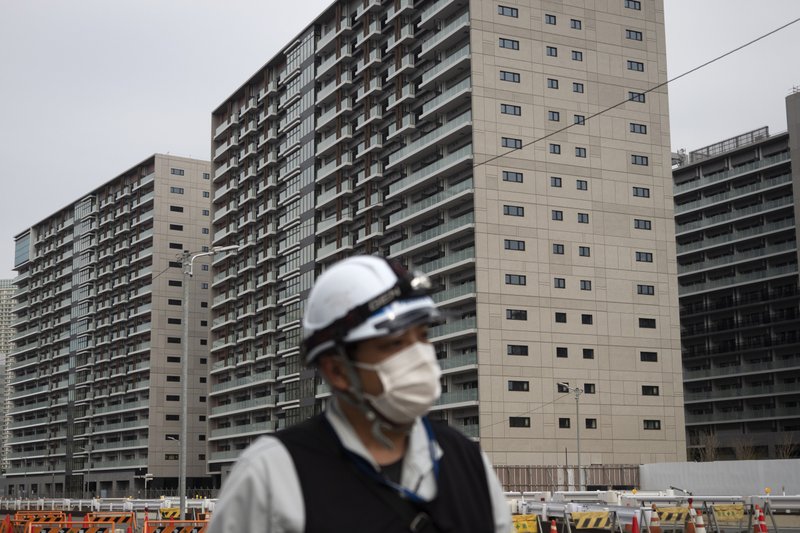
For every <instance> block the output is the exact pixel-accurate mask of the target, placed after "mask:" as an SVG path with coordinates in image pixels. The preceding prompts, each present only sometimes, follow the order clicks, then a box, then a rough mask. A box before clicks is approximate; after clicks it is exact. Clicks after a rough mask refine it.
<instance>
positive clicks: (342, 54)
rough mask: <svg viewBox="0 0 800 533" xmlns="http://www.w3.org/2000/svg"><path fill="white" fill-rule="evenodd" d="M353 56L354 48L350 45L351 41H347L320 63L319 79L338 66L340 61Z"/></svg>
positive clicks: (318, 69)
mask: <svg viewBox="0 0 800 533" xmlns="http://www.w3.org/2000/svg"><path fill="white" fill-rule="evenodd" d="M352 56H353V49H352V47H351V46H350V43H346V44H345V45H344V46H342V47H341V48H340V49H339V50H338V51H337V52H334V53H333V54H331V55H330V57H328V58H327V59H325V60H324V61H323V62H322V63H320V64H319V66H318V67H317V79H319V78H321V77H323V76H325V75H327V74H328V72H329V71H330V70H331V69H332V68H333V67H334V66H336V64H337V63H339V61H342V60H344V59H346V58H350V57H352Z"/></svg>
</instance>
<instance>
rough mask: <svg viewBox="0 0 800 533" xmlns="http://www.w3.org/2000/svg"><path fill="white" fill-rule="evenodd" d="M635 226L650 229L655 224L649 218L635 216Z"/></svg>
mask: <svg viewBox="0 0 800 533" xmlns="http://www.w3.org/2000/svg"><path fill="white" fill-rule="evenodd" d="M633 227H634V228H635V229H646V230H650V229H653V224H652V222H650V221H649V220H645V219H643V218H634V219H633Z"/></svg>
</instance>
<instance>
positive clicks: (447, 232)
mask: <svg viewBox="0 0 800 533" xmlns="http://www.w3.org/2000/svg"><path fill="white" fill-rule="evenodd" d="M474 228H475V214H474V213H472V212H470V213H467V214H465V215H461V216H460V217H458V218H455V219H453V220H449V221H447V222H444V223H442V224H440V225H438V226H435V227H433V228H431V229H428V230H425V231H422V232H420V233H417V234H416V235H410V236H409V237H408V238H406V239H403V240H402V241H400V242H397V243H394V244H393V245H391V246H390V247H389V255H390V256H392V257H396V256H398V255H402V254H404V253H408V252H410V251H412V250H415V249H418V248H422V247H424V246H426V245H428V244H431V243H432V242H434V241H435V242H439V241H442V240H444V239H446V238H447V237H451V236H453V235H457V234H458V233H461V232H464V231H469V230H472V229H474Z"/></svg>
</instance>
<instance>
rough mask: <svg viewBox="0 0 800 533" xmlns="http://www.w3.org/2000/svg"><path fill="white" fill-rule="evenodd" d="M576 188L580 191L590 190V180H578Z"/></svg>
mask: <svg viewBox="0 0 800 533" xmlns="http://www.w3.org/2000/svg"><path fill="white" fill-rule="evenodd" d="M575 188H576V189H578V190H579V191H588V190H589V182H588V181H586V180H576V181H575Z"/></svg>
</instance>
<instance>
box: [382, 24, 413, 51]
mask: <svg viewBox="0 0 800 533" xmlns="http://www.w3.org/2000/svg"><path fill="white" fill-rule="evenodd" d="M413 39H414V26H413V25H411V24H407V25H405V26H403V27H401V28H400V33H396V30H395V32H393V33H392V34H391V35H390V36H389V39H388V40H387V41H386V53H387V54H388V53H389V52H391V51H392V50H394V48H395V47H396V46H399V45H401V44H405V43H407V42H408V41H411V40H413Z"/></svg>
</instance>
